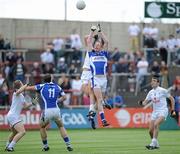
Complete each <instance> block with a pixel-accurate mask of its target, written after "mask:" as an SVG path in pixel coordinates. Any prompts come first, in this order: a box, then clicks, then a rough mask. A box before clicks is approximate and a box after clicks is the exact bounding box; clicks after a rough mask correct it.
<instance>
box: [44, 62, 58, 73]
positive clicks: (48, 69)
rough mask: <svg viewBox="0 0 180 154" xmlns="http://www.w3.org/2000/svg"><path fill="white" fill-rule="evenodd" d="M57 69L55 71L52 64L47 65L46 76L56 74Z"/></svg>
mask: <svg viewBox="0 0 180 154" xmlns="http://www.w3.org/2000/svg"><path fill="white" fill-rule="evenodd" d="M54 72H55V69H54V65H53V64H52V63H47V64H45V68H44V72H43V73H44V74H54Z"/></svg>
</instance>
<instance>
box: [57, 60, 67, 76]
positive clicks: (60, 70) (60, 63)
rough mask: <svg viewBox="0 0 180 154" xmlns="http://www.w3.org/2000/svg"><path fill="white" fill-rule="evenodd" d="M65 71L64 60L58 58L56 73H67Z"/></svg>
mask: <svg viewBox="0 0 180 154" xmlns="http://www.w3.org/2000/svg"><path fill="white" fill-rule="evenodd" d="M67 70H68V66H67V64H66V63H65V58H64V57H61V58H59V60H58V63H57V68H56V72H57V73H67Z"/></svg>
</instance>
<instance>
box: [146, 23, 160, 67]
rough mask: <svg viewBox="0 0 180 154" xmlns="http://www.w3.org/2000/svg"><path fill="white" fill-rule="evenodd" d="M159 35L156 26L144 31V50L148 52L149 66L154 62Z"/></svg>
mask: <svg viewBox="0 0 180 154" xmlns="http://www.w3.org/2000/svg"><path fill="white" fill-rule="evenodd" d="M145 30H146V31H145ZM158 33H159V31H158V29H157V28H156V27H154V25H153V26H151V27H146V29H145V28H144V29H143V34H144V37H145V42H144V48H145V52H146V59H147V61H148V63H149V64H151V63H152V61H153V54H154V52H155V51H154V50H155V48H156V46H157V37H158Z"/></svg>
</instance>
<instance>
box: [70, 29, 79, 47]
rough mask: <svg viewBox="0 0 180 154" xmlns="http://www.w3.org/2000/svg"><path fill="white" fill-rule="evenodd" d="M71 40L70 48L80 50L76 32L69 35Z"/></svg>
mask: <svg viewBox="0 0 180 154" xmlns="http://www.w3.org/2000/svg"><path fill="white" fill-rule="evenodd" d="M70 39H71V48H72V49H74V48H75V49H77V50H80V49H81V48H82V42H81V38H80V36H79V34H77V33H76V30H75V29H74V30H73V33H72V34H71V35H70Z"/></svg>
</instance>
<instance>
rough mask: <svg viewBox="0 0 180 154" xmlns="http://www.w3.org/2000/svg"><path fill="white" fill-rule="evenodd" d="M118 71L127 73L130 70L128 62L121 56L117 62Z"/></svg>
mask: <svg viewBox="0 0 180 154" xmlns="http://www.w3.org/2000/svg"><path fill="white" fill-rule="evenodd" d="M116 72H117V73H127V72H128V63H127V61H126V60H125V59H124V58H120V59H119V61H118V63H117V64H116Z"/></svg>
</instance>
